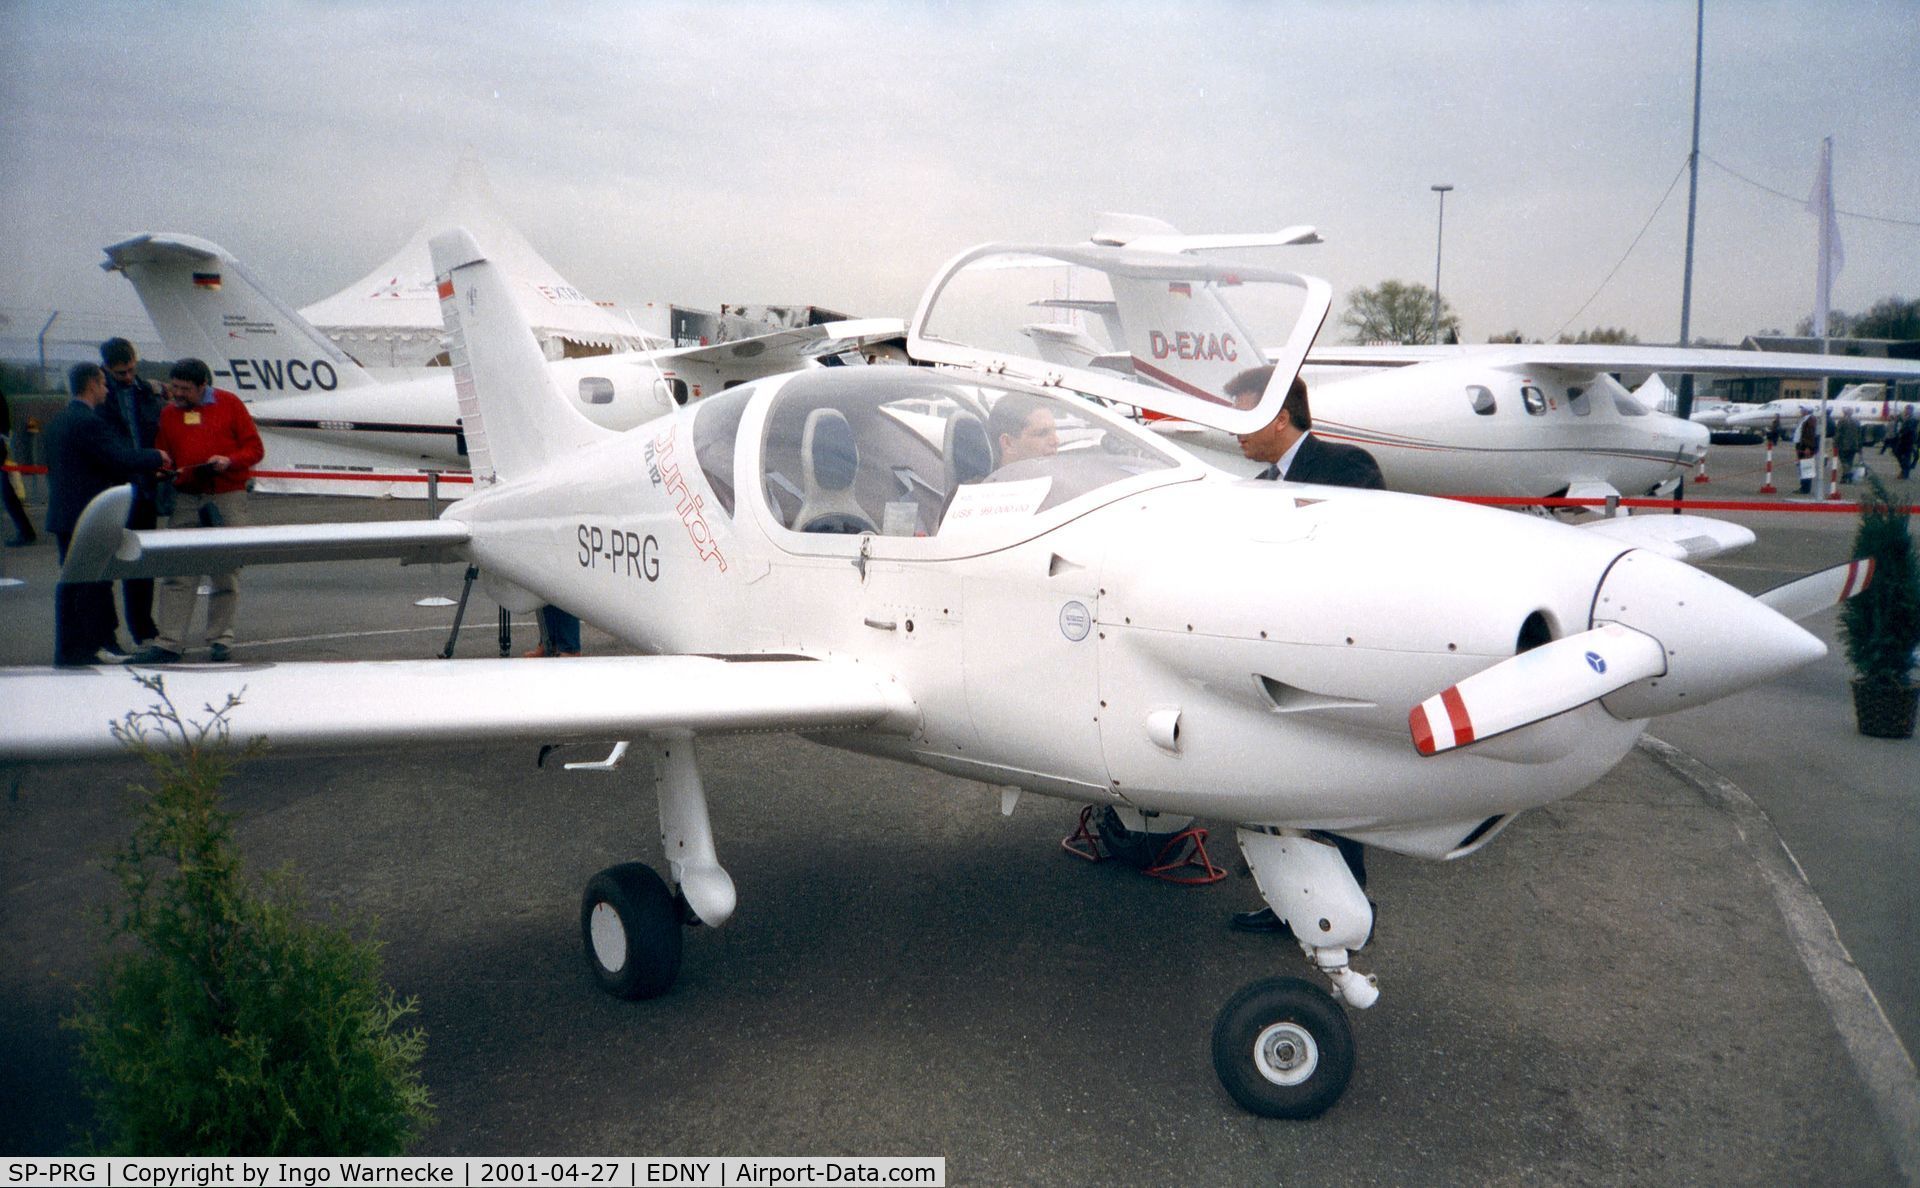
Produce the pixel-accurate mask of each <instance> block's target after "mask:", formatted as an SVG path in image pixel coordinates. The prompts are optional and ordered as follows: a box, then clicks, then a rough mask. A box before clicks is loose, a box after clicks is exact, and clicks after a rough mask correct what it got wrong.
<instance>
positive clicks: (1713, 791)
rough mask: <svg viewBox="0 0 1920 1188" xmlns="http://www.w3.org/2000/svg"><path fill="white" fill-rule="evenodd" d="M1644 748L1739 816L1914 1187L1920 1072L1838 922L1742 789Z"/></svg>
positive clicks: (1642, 745) (1677, 755) (1678, 755)
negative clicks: (1834, 921)
mask: <svg viewBox="0 0 1920 1188" xmlns="http://www.w3.org/2000/svg"><path fill="white" fill-rule="evenodd" d="M1639 749H1640V750H1641V751H1643V752H1645V753H1646V754H1647V755H1648V756H1649V757H1650V758H1652V759H1653V760H1654V761H1655V762H1657V763H1659V764H1660V765H1661V766H1662V767H1665V768H1666V769H1667V770H1668V771H1671V772H1672V773H1673V774H1675V775H1677V776H1679V777H1680V778H1681V779H1683V780H1685V781H1686V782H1687V783H1689V784H1692V785H1693V786H1694V788H1695V789H1696V790H1698V791H1699V793H1700V795H1701V797H1702V798H1703V799H1705V800H1706V801H1707V803H1709V804H1711V805H1713V806H1714V807H1716V808H1719V809H1722V810H1724V811H1725V812H1726V813H1727V815H1729V816H1730V817H1732V818H1733V824H1734V828H1735V829H1737V830H1738V831H1739V833H1740V839H1741V840H1742V841H1744V842H1746V844H1747V851H1748V852H1749V853H1751V854H1752V855H1753V857H1754V861H1755V863H1756V864H1757V865H1758V866H1759V868H1760V876H1761V878H1763V879H1764V880H1765V881H1766V884H1767V889H1768V890H1769V891H1770V892H1772V893H1773V902H1774V906H1775V907H1776V908H1778V909H1779V911H1780V915H1781V918H1782V919H1783V920H1785V921H1786V925H1787V934H1788V935H1789V936H1790V937H1792V938H1793V946H1794V949H1795V950H1796V951H1798V952H1799V954H1800V962H1801V964H1802V965H1804V966H1805V967H1806V970H1807V973H1808V975H1809V976H1811V977H1812V978H1813V985H1814V989H1816V990H1818V991H1819V992H1820V999H1821V1001H1822V1002H1824V1003H1825V1004H1826V1007H1827V1014H1828V1015H1829V1016H1830V1017H1831V1018H1832V1019H1833V1023H1834V1026H1835V1027H1836V1028H1837V1029H1838V1030H1839V1032H1840V1040H1841V1042H1842V1043H1844V1044H1845V1045H1846V1048H1847V1055H1848V1056H1849V1057H1851V1058H1852V1060H1853V1067H1854V1069H1855V1070H1856V1071H1857V1072H1858V1073H1859V1074H1860V1079H1861V1081H1862V1082H1863V1083H1864V1084H1865V1086H1866V1090H1867V1097H1868V1098H1869V1099H1870V1100H1871V1101H1872V1102H1873V1111H1874V1113H1875V1114H1876V1115H1877V1116H1878V1117H1879V1120H1880V1130H1881V1133H1882V1134H1883V1135H1884V1136H1885V1137H1886V1140H1887V1143H1888V1145H1889V1146H1890V1147H1891V1148H1892V1149H1893V1156H1894V1160H1895V1162H1897V1163H1898V1164H1899V1166H1900V1172H1901V1174H1902V1175H1904V1176H1905V1177H1906V1179H1907V1182H1908V1183H1911V1184H1920V1073H1917V1072H1916V1071H1915V1069H1914V1064H1913V1057H1911V1056H1910V1055H1908V1054H1907V1049H1906V1046H1905V1045H1903V1044H1902V1043H1901V1042H1900V1036H1899V1035H1898V1033H1896V1032H1895V1031H1894V1030H1893V1024H1891V1023H1889V1022H1888V1021H1887V1015H1886V1012H1885V1011H1884V1010H1882V1009H1881V1008H1880V1000H1879V999H1878V998H1876V997H1875V996H1874V993H1873V987H1872V986H1870V985H1868V984H1867V979H1866V977H1865V975H1863V974H1862V973H1861V972H1860V968H1859V967H1858V966H1857V965H1855V964H1854V963H1853V955H1852V954H1851V953H1849V952H1847V946H1846V944H1845V943H1844V942H1842V941H1841V939H1840V934H1839V932H1837V931H1836V930H1835V929H1834V926H1833V918H1832V917H1831V916H1829V915H1827V909H1826V907H1825V905H1823V904H1822V903H1821V902H1820V897H1819V896H1818V895H1816V894H1814V892H1813V888H1812V886H1811V885H1809V884H1808V882H1807V872H1806V871H1804V870H1802V869H1801V867H1800V860H1799V859H1797V858H1795V857H1794V856H1793V851H1792V850H1790V849H1788V848H1787V843H1786V842H1785V841H1783V840H1781V837H1780V834H1779V832H1778V831H1777V830H1775V829H1774V827H1773V821H1772V820H1771V819H1770V818H1769V817H1768V816H1767V814H1766V813H1765V812H1764V811H1762V810H1761V808H1760V806H1759V805H1757V804H1755V803H1754V801H1753V798H1752V797H1750V796H1748V795H1747V794H1746V792H1745V791H1743V790H1742V789H1741V788H1740V786H1739V785H1738V784H1735V783H1734V782H1733V781H1732V780H1729V779H1727V778H1726V777H1725V776H1723V775H1721V774H1720V773H1719V772H1717V771H1715V770H1713V769H1712V768H1711V767H1708V766H1707V765H1706V764H1704V763H1702V762H1700V761H1699V760H1698V759H1695V758H1694V757H1693V756H1691V755H1689V754H1687V753H1686V752H1685V751H1682V750H1681V749H1680V748H1678V747H1676V746H1674V745H1673V744H1672V743H1668V742H1662V741H1661V740H1660V739H1657V738H1654V737H1652V736H1650V735H1643V736H1642V737H1641V739H1640V742H1639Z"/></svg>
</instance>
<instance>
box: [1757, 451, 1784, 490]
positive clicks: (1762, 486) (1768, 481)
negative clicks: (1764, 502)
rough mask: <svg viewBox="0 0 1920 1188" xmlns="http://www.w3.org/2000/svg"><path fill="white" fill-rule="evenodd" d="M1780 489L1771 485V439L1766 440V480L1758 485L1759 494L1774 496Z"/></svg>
mask: <svg viewBox="0 0 1920 1188" xmlns="http://www.w3.org/2000/svg"><path fill="white" fill-rule="evenodd" d="M1779 491H1780V488H1778V487H1776V486H1774V485H1773V439H1772V438H1768V439H1767V479H1766V481H1765V482H1763V483H1761V484H1760V494H1762V495H1775V494H1778V493H1779Z"/></svg>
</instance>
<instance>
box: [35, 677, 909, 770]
mask: <svg viewBox="0 0 1920 1188" xmlns="http://www.w3.org/2000/svg"><path fill="white" fill-rule="evenodd" d="M142 677H145V678H148V679H153V680H157V681H159V682H161V687H162V688H164V691H165V694H166V697H167V698H169V699H170V700H171V701H172V704H173V705H174V706H175V707H177V708H178V709H179V711H180V713H181V716H182V717H183V718H184V719H186V720H187V721H188V722H194V721H205V720H206V719H207V718H208V717H209V716H210V713H211V711H210V710H207V709H206V708H204V707H207V706H219V705H222V704H224V703H225V702H226V699H227V698H228V696H229V695H235V696H238V697H239V698H240V702H239V704H238V705H237V706H235V707H234V708H233V709H232V711H231V712H230V714H229V715H228V723H229V725H230V727H231V729H232V738H233V741H235V742H236V743H242V744H244V743H247V742H250V741H252V740H254V739H265V740H267V742H268V743H270V744H271V745H272V746H273V748H274V751H275V752H276V753H283V752H284V753H313V752H327V751H369V750H381V749H385V748H389V747H407V746H422V745H435V744H446V743H460V742H497V741H501V740H510V739H525V740H529V741H538V742H542V743H548V742H584V741H593V740H606V739H622V738H638V737H643V736H646V735H649V734H661V733H682V732H690V733H730V732H740V731H750V730H835V729H842V730H850V729H861V728H870V727H871V728H879V729H883V730H890V731H898V732H901V733H905V732H907V731H909V730H911V729H913V727H914V724H915V723H916V722H917V721H918V715H917V713H916V712H915V709H914V705H913V702H912V699H911V698H909V697H908V696H907V695H906V693H905V691H904V690H903V689H901V687H900V686H899V685H898V684H896V683H894V682H893V681H892V680H891V679H890V678H888V677H887V676H885V675H884V674H879V673H876V672H874V671H873V670H871V669H868V668H866V667H864V666H862V665H859V664H856V663H853V662H850V661H842V660H814V659H808V658H806V657H799V656H744V657H714V656H605V657H592V658H582V659H578V660H555V661H551V662H546V663H538V662H533V661H528V660H383V661H361V662H349V661H338V662H316V663H297V664H258V665H232V664H220V665H211V664H209V665H182V666H177V667H168V668H166V669H164V670H154V669H126V668H116V667H99V668H6V669H0V761H33V760H43V761H44V760H52V759H61V760H65V759H78V758H92V759H103V758H113V757H116V756H119V755H123V754H124V753H125V752H124V750H123V748H122V746H121V744H120V743H119V741H118V740H117V739H116V738H115V737H114V735H113V731H112V725H113V724H114V723H116V722H123V721H125V720H126V718H127V716H128V715H129V714H135V713H142V712H144V711H146V710H149V709H151V708H154V707H155V706H156V705H157V704H158V703H159V701H160V698H159V695H158V693H157V692H156V690H155V689H153V688H149V687H148V686H147V685H145V684H142V683H141V680H140V678H142Z"/></svg>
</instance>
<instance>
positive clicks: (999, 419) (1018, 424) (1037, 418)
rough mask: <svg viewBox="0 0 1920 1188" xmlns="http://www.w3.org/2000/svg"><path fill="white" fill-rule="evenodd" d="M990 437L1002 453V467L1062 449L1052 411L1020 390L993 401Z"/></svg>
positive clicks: (988, 414) (988, 418)
mask: <svg viewBox="0 0 1920 1188" xmlns="http://www.w3.org/2000/svg"><path fill="white" fill-rule="evenodd" d="M987 436H988V437H989V438H990V439H991V440H992V442H993V444H994V448H995V449H997V450H998V451H999V453H1000V466H1001V467H1007V466H1011V465H1013V464H1014V463H1015V462H1024V461H1026V460H1027V459H1028V458H1048V457H1052V456H1053V455H1054V454H1057V453H1059V452H1060V433H1059V427H1058V425H1057V424H1056V422H1055V421H1054V418H1053V410H1052V409H1051V408H1049V407H1047V402H1046V401H1044V400H1042V399H1040V398H1039V397H1037V396H1028V395H1026V394H1024V393H1021V392H1010V393H1008V394H1007V395H1005V396H1002V397H1001V398H1000V399H999V400H998V401H996V402H995V403H994V406H993V408H992V410H991V411H989V412H988V413H987Z"/></svg>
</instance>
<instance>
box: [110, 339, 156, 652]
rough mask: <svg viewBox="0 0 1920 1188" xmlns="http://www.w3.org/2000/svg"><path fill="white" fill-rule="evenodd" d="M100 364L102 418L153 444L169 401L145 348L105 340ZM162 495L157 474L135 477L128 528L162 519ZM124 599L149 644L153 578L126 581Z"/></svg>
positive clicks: (136, 642) (137, 639)
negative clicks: (148, 375)
mask: <svg viewBox="0 0 1920 1188" xmlns="http://www.w3.org/2000/svg"><path fill="white" fill-rule="evenodd" d="M100 365H101V366H102V367H104V368H105V369H106V372H107V398H106V400H105V401H104V402H102V403H101V405H100V417H101V419H102V420H104V421H106V422H107V424H109V425H111V426H113V428H114V431H115V432H116V433H118V434H119V435H120V438H121V440H123V441H125V442H127V443H128V444H130V445H131V446H132V447H133V448H134V449H136V450H150V449H152V448H153V442H154V438H155V436H156V435H157V434H158V433H159V431H160V406H161V405H162V404H164V403H165V402H166V401H165V397H163V396H161V394H160V388H159V387H158V385H156V384H155V383H154V382H153V381H152V380H144V379H141V378H140V375H139V366H140V352H139V351H137V350H135V349H134V346H133V344H132V343H130V342H128V341H127V340H126V339H124V338H109V339H107V341H105V342H103V343H101V344H100ZM159 496H160V484H159V482H158V481H157V480H156V479H155V478H154V476H153V475H151V474H143V475H140V476H138V477H137V478H135V479H134V482H133V507H132V508H130V509H129V510H128V511H127V527H129V528H136V529H145V528H152V527H154V526H155V525H156V524H158V523H159V522H160V510H159ZM120 601H121V604H122V605H123V606H125V607H126V610H127V634H129V635H131V636H133V646H134V647H135V648H139V647H143V646H145V645H146V643H147V642H148V641H149V640H151V639H152V638H153V637H154V635H155V634H156V633H157V631H156V628H155V626H154V622H153V579H152V578H128V579H127V580H126V581H124V582H121V583H120Z"/></svg>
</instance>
